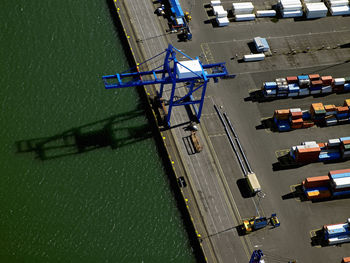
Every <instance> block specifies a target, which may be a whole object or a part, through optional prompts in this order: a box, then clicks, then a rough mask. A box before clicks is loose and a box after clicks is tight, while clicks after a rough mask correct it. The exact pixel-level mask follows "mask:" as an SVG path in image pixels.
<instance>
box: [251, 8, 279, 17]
mask: <svg viewBox="0 0 350 263" xmlns="http://www.w3.org/2000/svg"><path fill="white" fill-rule="evenodd" d="M255 15H256V17H275V16H276V11H275V10H257V11H256V12H255Z"/></svg>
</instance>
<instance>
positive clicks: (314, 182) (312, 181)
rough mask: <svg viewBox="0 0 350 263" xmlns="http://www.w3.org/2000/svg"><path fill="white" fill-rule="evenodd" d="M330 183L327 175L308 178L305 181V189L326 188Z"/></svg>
mask: <svg viewBox="0 0 350 263" xmlns="http://www.w3.org/2000/svg"><path fill="white" fill-rule="evenodd" d="M329 182H330V179H329V176H328V175H322V176H314V177H308V178H306V179H305V188H314V187H321V186H328V185H329Z"/></svg>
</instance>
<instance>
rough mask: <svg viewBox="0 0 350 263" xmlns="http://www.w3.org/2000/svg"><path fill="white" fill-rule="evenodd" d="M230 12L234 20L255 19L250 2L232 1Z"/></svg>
mask: <svg viewBox="0 0 350 263" xmlns="http://www.w3.org/2000/svg"><path fill="white" fill-rule="evenodd" d="M232 13H233V15H234V17H235V20H236V21H250V20H254V19H255V14H254V5H253V3H252V2H238V3H232Z"/></svg>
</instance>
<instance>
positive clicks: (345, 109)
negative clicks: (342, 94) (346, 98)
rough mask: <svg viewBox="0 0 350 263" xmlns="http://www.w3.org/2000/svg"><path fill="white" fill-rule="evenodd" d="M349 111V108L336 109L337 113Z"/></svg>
mask: <svg viewBox="0 0 350 263" xmlns="http://www.w3.org/2000/svg"><path fill="white" fill-rule="evenodd" d="M348 111H349V107H337V113H346V112H348Z"/></svg>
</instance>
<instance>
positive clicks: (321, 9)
mask: <svg viewBox="0 0 350 263" xmlns="http://www.w3.org/2000/svg"><path fill="white" fill-rule="evenodd" d="M305 13H306V18H307V19H312V18H320V17H326V16H327V13H328V9H327V7H326V5H325V4H324V3H323V2H318V3H305Z"/></svg>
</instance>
